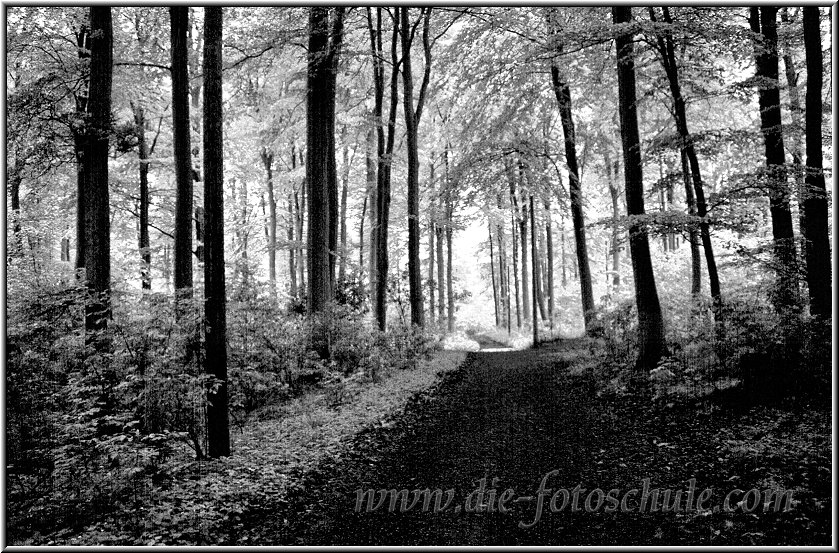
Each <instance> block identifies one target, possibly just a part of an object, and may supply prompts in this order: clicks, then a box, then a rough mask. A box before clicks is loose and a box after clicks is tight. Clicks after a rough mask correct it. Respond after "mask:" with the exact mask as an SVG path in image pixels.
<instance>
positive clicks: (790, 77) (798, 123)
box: [781, 7, 807, 260]
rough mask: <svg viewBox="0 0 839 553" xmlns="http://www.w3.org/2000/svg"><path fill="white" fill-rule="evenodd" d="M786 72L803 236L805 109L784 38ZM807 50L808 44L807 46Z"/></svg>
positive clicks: (784, 13) (784, 19)
mask: <svg viewBox="0 0 839 553" xmlns="http://www.w3.org/2000/svg"><path fill="white" fill-rule="evenodd" d="M781 21H782V22H783V23H784V25H785V26H786V25H789V23H790V19H789V12H788V9H787V8H786V7H784V8H781ZM783 46H784V55H783V59H784V74H785V76H786V80H787V94H788V95H789V114H790V119H791V120H792V121H791V124H790V126H789V142H790V144H789V149H790V153H791V154H792V171H793V179H794V181H795V192H796V194H797V195H798V209H799V213H798V216H799V228H800V232H801V234H802V236H803V235H804V226H805V225H806V223H805V221H804V209H803V203H804V162H803V159H802V154H801V131H802V129H803V128H804V121H803V120H804V109H802V107H801V97H800V94H799V92H798V73H796V71H795V63H794V61H793V57H792V48H791V47H790V44H789V40H788V39H787V40H784V44H783ZM805 50H806V46H805ZM805 248H806V243H804V241H802V251H801V255H802V256H803V257H804V259H805V260H806V259H807V253H806V251H805Z"/></svg>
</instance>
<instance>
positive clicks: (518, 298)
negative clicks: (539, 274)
mask: <svg viewBox="0 0 839 553" xmlns="http://www.w3.org/2000/svg"><path fill="white" fill-rule="evenodd" d="M512 197H513V196H512V195H510V198H511V199H512ZM515 211H516V207H515V203H514V202H512V201H511V202H510V226H511V227H512V229H513V232H512V241H511V242H512V246H513V282H514V284H515V292H516V328H518V329H520V328H521V292H520V286H519V253H518V235H517V234H518V233H517V232H516V215H515Z"/></svg>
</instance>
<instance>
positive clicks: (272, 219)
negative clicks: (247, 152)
mask: <svg viewBox="0 0 839 553" xmlns="http://www.w3.org/2000/svg"><path fill="white" fill-rule="evenodd" d="M260 157H261V158H262V165H263V167H265V189H266V190H267V191H268V281H269V282H270V283H271V295H272V296H273V297H275V298H276V297H277V198H276V197H275V195H274V152H272V151H270V150H269V149H268V148H265V147H263V148H262V152H260ZM295 160H296V157H295V153H294V149H293V146H292V150H291V166H292V168H294V163H295ZM289 254H290V257H289V265H290V266H293V265H294V252H293V250H289ZM292 287H296V286H295V284H292Z"/></svg>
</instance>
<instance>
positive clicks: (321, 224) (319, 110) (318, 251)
mask: <svg viewBox="0 0 839 553" xmlns="http://www.w3.org/2000/svg"><path fill="white" fill-rule="evenodd" d="M328 33H329V9H328V8H321V7H311V8H309V61H308V65H309V71H308V84H307V87H306V137H307V146H306V180H307V183H308V188H309V190H308V194H307V196H308V201H309V237H308V238H309V239H308V260H309V263H308V265H309V278H308V281H309V287H308V293H309V312H310V313H316V312H319V311H323V310H324V309H325V308H326V306H327V304H328V303H329V301H330V300H331V299H332V278H331V276H330V261H329V245H330V244H329V238H330V224H331V223H330V222H331V221H332V219H331V214H330V210H329V200H330V197H329V158H330V157H332V156H331V155H330V152H329V147H330V144H331V142H330V140H329V131H330V129H331V128H332V127H331V125H330V124H329V122H328V119H329V117H330V114H331V113H333V112H331V111H330V102H331V100H330V99H329V94H330V93H334V92H335V91H334V89H333V88H331V86H330V77H329V73H330V71H331V70H332V66H331V63H330V62H329V58H328V55H327V54H328V49H329V38H328ZM332 155H334V153H333V154H332Z"/></svg>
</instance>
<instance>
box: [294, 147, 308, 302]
mask: <svg viewBox="0 0 839 553" xmlns="http://www.w3.org/2000/svg"><path fill="white" fill-rule="evenodd" d="M301 154H302V152H301ZM300 163H301V164H302V165H304V166H305V165H306V160H305V158H304V159H300ZM306 182H307V179H305V178H304V179H303V181H302V182H301V183H300V186H299V193H298V189H295V191H294V212H295V213H296V219H295V225H296V226H297V228H296V230H295V232H296V237H297V238H296V240H297V244H298V248H297V259H296V261H297V297H298V298H304V297H307V296H308V292H307V291H306V275H307V274H308V267H307V265H306V262H307V261H308V257H307V255H306V254H305V252H306V251H307V250H306V246H305V244H304V242H305V240H304V239H303V222H304V220H305V218H306V206H307V205H308V201H309V200H308V198H307V197H306ZM307 235H308V231H307Z"/></svg>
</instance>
